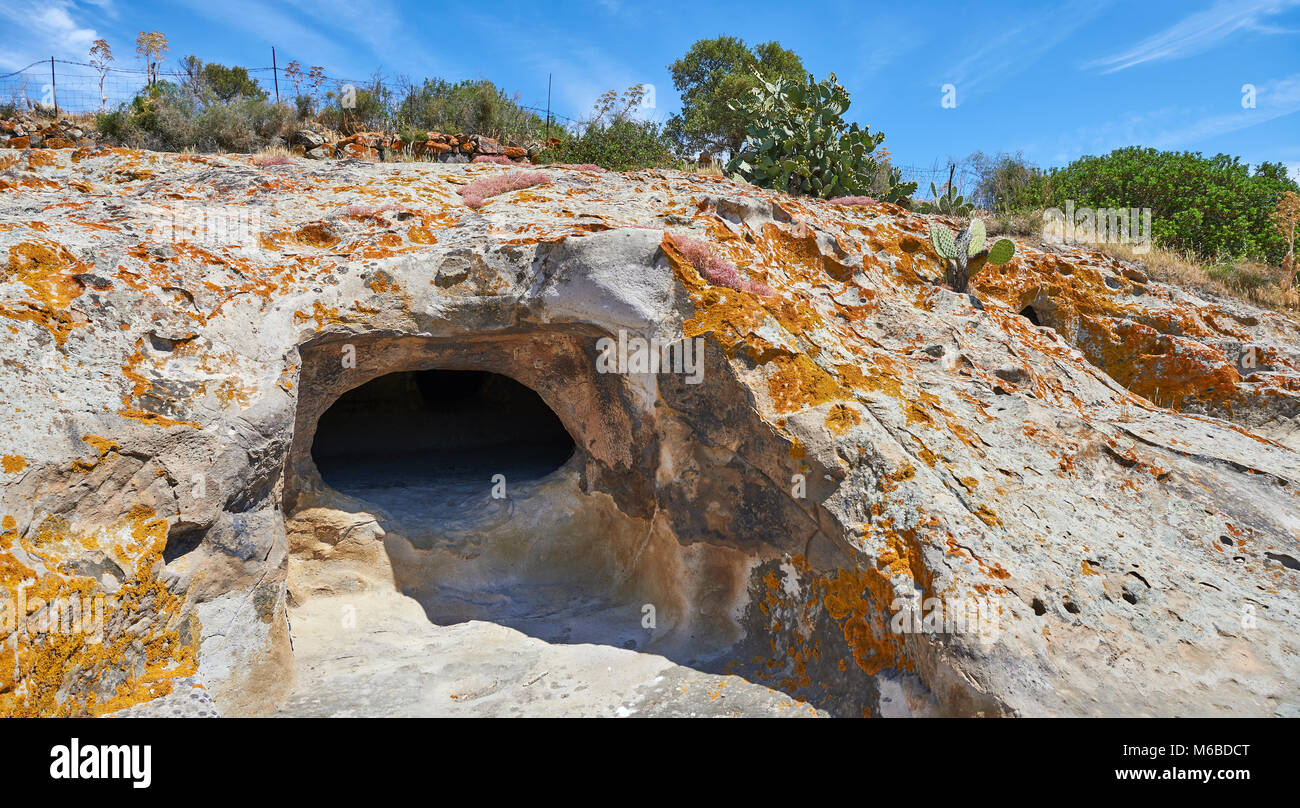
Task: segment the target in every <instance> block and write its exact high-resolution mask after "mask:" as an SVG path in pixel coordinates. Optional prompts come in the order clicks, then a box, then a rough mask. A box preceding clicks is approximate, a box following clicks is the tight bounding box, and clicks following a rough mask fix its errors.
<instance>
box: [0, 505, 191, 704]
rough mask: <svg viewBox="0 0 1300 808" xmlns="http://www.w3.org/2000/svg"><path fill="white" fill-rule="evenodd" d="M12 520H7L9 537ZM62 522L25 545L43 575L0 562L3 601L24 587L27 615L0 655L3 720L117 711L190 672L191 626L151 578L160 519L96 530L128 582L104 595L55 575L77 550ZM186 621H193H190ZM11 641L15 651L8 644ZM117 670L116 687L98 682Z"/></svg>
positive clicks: (8, 557) (143, 514)
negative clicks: (108, 544) (119, 673)
mask: <svg viewBox="0 0 1300 808" xmlns="http://www.w3.org/2000/svg"><path fill="white" fill-rule="evenodd" d="M12 524H13V521H12V519H11V518H8V517H6V519H5V522H4V525H5V530H6V532H7V533H12V532H13V528H12ZM84 538H85V537H78V536H75V535H72V534H71V532H70V531H69V530H68V528H67V525H66V524H65V523H63V522H62V521H59V520H49V519H47V520H45V521H44V522H42V523H41V524H39V525H38V526H37V527H36V528H35V529H34V531H33V536H32V539H31V541H27V542H24V546H25V547H28V546H30V547H31V548H32V549H33V551H35V552H36V553H38V554H39V555H38V557H39V559H40V563H41V564H42V565H43V566H45V567H46V569H49V570H51V571H49V572H46V573H44V574H41V573H39V572H38V571H37V570H36V569H33V568H30V567H27V566H26V565H23V564H21V563H17V562H16V559H14V557H13V556H12V554H9V553H0V573H3V579H2V580H0V583H3V584H4V585H5V587H6V588H7V590H8V594H10V595H11V596H16V595H17V591H18V587H19V585H21V586H22V602H23V607H24V608H23V611H24V614H22V615H21V620H22V624H21V625H16V626H15V628H16V630H15V632H14V633H13V635H11V638H10V640H9V641H8V642H6V643H4V645H3V646H0V647H2V648H3V649H4V652H3V653H0V666H3V667H4V673H3V674H0V716H6V717H36V716H89V715H103V714H104V713H108V712H113V711H115V710H120V709H122V708H124V707H128V706H130V705H132V704H136V703H139V702H141V701H147V700H149V699H153V698H157V697H158V696H162V695H165V694H167V693H168V692H170V691H171V687H172V680H173V679H175V678H177V677H181V676H190V675H192V674H193V673H194V672H195V671H196V669H197V658H196V651H197V649H196V647H195V640H194V632H193V630H192V628H193V627H192V626H188V625H186V621H187V619H186V618H182V617H181V606H182V601H181V598H180V597H179V596H178V595H176V594H174V593H172V592H171V591H170V590H169V589H168V588H167V587H166V586H165V585H164V584H163V583H162V582H161V581H160V580H158V578H157V577H156V574H155V570H156V569H157V568H158V566H159V565H160V563H161V557H162V550H163V547H164V545H165V544H166V541H167V520H166V519H164V518H160V517H158V516H157V515H156V514H155V513H154V512H153V510H152V509H150V508H147V507H144V506H137V507H135V508H133V509H132V510H131V511H130V512H129V513H128V514H127V515H126V516H124V517H123V518H122V519H121V520H120V521H119V522H117V523H115V524H113V525H110V526H107V527H105V528H102V529H101V530H100V531H99V540H100V541H110V540H111V541H113V542H114V543H115V544H116V545H117V546H118V547H119V549H120V552H119V553H117V554H115V557H116V559H117V560H118V561H119V562H121V563H122V564H123V569H124V572H125V573H126V578H125V580H124V581H123V583H122V585H121V587H120V588H119V589H118V590H117V591H116V592H113V593H106V592H105V591H104V590H103V589H102V588H101V587H100V585H99V584H98V582H97V581H96V580H95V579H94V578H92V577H89V576H83V575H76V574H69V573H68V572H66V571H64V570H62V569H61V568H62V565H63V562H64V560H66V556H65V555H64V553H65V551H66V549H67V548H71V547H79V546H84V544H83V542H82V541H80V540H79V539H84ZM188 620H190V621H192V618H188ZM15 642H16V645H15V644H14V643H15ZM109 670H122V671H124V676H123V677H121V678H120V684H118V685H116V687H114V688H113V689H112V690H107V691H106V690H104V689H103V686H104V685H103V683H104V682H108V681H113V678H112V677H107V676H105V674H106V673H107V672H108V671H109Z"/></svg>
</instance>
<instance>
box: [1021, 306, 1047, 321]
mask: <svg viewBox="0 0 1300 808" xmlns="http://www.w3.org/2000/svg"><path fill="white" fill-rule="evenodd" d="M1020 316H1021V317H1024V318H1025V319H1026V320H1028V321H1029V322H1031V323H1033V324H1034V325H1042V324H1043V323H1042V321H1041V320H1039V319H1038V312H1037V311H1035V310H1034V307H1033V306H1025V307H1024V308H1023V309H1021V310H1020Z"/></svg>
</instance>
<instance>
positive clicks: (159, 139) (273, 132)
mask: <svg viewBox="0 0 1300 808" xmlns="http://www.w3.org/2000/svg"><path fill="white" fill-rule="evenodd" d="M296 122H297V115H296V113H295V112H294V110H293V109H292V108H291V107H289V106H287V105H278V104H272V103H269V102H268V101H267V100H266V98H265V95H264V94H263V95H262V96H260V97H259V96H257V95H256V94H254V95H253V96H246V95H242V94H240V95H235V96H233V97H232V98H231V100H228V101H221V100H219V98H218V97H217V95H216V94H215V93H206V92H203V88H202V87H196V86H193V85H190V83H189V82H188V81H187V83H186V85H177V84H172V83H170V82H165V81H159V82H155V83H154V84H152V85H151V86H149V87H148V88H146V89H144V90H141V91H140V92H139V93H137V94H136V96H135V97H134V98H133V99H131V101H129V102H127V103H125V104H122V105H120V106H119V107H118V108H117V109H115V110H114V111H112V112H108V113H103V114H101V115H99V116H98V118H97V127H98V129H99V131H100V132H101V133H102V134H104V135H105V136H106V137H108V138H109V139H110V140H112V141H114V142H116V143H120V144H122V145H125V146H132V147H135V148H144V149H160V150H168V151H181V150H184V149H195V150H198V151H227V152H254V151H257V150H258V149H261V148H263V147H265V146H267V145H269V144H271V143H273V142H275V139H276V138H277V137H280V136H284V135H287V134H288V133H289V132H290V131H291V130H292V129H293V127H294V125H295V124H296Z"/></svg>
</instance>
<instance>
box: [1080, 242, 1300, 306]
mask: <svg viewBox="0 0 1300 808" xmlns="http://www.w3.org/2000/svg"><path fill="white" fill-rule="evenodd" d="M1097 249H1098V250H1100V251H1101V252H1103V253H1105V254H1106V255H1109V256H1111V257H1113V258H1119V259H1122V260H1125V261H1134V262H1137V263H1140V264H1142V265H1143V266H1144V267H1145V268H1146V270H1147V273H1148V274H1150V275H1151V277H1152V279H1153V280H1156V281H1159V282H1161V283H1169V284H1173V285H1175V286H1181V287H1184V288H1186V289H1193V290H1195V291H1198V292H1202V293H1205V294H1206V295H1208V296H1211V297H1215V296H1217V297H1227V298H1233V299H1236V300H1244V301H1246V302H1248V303H1251V304H1253V305H1255V306H1259V307H1260V308H1262V309H1271V310H1273V311H1278V312H1282V313H1285V314H1290V315H1294V314H1295V313H1296V312H1297V311H1300V294H1298V293H1297V292H1296V290H1295V289H1294V288H1293V289H1289V290H1288V289H1284V288H1283V283H1284V282H1285V281H1286V273H1285V272H1284V271H1283V270H1282V269H1281V268H1279V267H1271V266H1268V265H1266V264H1259V263H1255V262H1253V261H1236V262H1232V263H1226V262H1225V263H1218V264H1209V265H1206V264H1203V263H1201V262H1200V261H1198V260H1197V259H1196V258H1195V256H1192V255H1188V254H1185V253H1179V252H1176V251H1174V250H1166V249H1163V248H1161V247H1155V246H1153V247H1151V249H1150V251H1148V252H1146V253H1137V252H1134V250H1133V248H1132V246H1130V245H1127V244H1100V245H1098V246H1097Z"/></svg>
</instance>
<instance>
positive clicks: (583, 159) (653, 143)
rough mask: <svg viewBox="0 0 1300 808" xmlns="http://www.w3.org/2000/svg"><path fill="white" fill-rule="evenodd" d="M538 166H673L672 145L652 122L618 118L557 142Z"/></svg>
mask: <svg viewBox="0 0 1300 808" xmlns="http://www.w3.org/2000/svg"><path fill="white" fill-rule="evenodd" d="M537 162H539V163H594V164H595V165H598V166H600V167H601V168H607V169H609V170H611V171H632V170H635V169H639V168H667V167H671V166H675V165H676V162H675V161H674V159H673V155H672V142H671V141H670V140H669V139H668V136H667V135H666V134H665V133H664V130H663V127H661V126H660V125H659V124H657V123H655V122H654V121H641V120H637V119H635V118H630V117H624V116H619V117H616V118H614V120H612V121H610V122H608V123H605V122H604V121H599V120H596V121H589V122H587V123H584V124H581V125H580V126H579V127H578V129H577V131H575V132H570V133H567V134H566V135H565V136H563V137H561V138H560V145H559V146H558V147H555V148H550V149H547V150H546V151H544V152H542V154H541V155H540V156H539V157H538V158H537Z"/></svg>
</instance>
